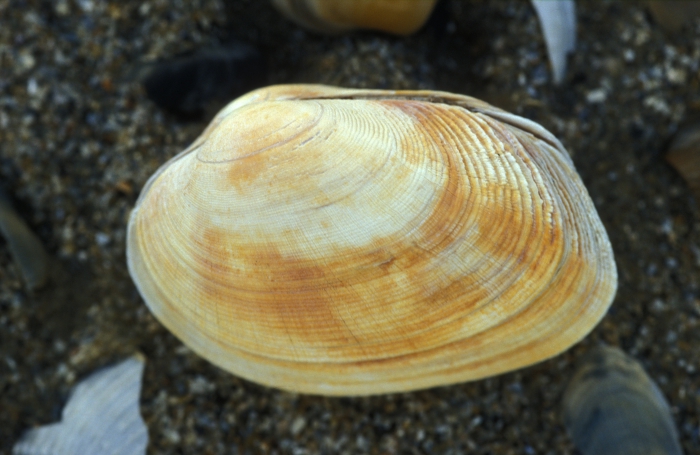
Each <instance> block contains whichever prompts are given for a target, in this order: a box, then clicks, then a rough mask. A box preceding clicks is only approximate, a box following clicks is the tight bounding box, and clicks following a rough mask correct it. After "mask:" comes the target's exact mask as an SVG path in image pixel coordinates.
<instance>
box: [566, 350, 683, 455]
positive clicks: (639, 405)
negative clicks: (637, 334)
mask: <svg viewBox="0 0 700 455" xmlns="http://www.w3.org/2000/svg"><path fill="white" fill-rule="evenodd" d="M564 420H565V423H566V427H567V428H568V430H569V433H570V434H571V437H572V439H573V441H574V444H575V445H576V447H577V448H578V449H579V450H580V451H581V452H582V453H583V454H584V455H661V454H664V455H682V454H683V451H682V449H681V447H680V443H679V441H678V433H677V431H676V428H675V424H674V423H673V419H672V418H671V411H670V409H669V407H668V403H667V402H666V399H665V398H664V396H663V394H662V393H661V391H660V390H659V388H658V387H657V386H656V384H654V382H652V380H651V379H650V378H649V376H647V374H646V373H645V372H644V369H643V368H642V366H641V365H640V364H639V363H638V362H637V361H635V360H634V359H632V358H631V357H628V356H627V355H626V354H625V353H624V352H622V351H621V350H619V349H617V348H612V347H608V346H600V347H597V348H595V349H593V350H591V352H589V353H588V354H587V355H586V357H585V358H584V360H583V361H582V362H581V365H580V366H579V368H578V369H577V371H576V373H575V374H574V377H573V378H572V379H571V382H570V383H569V385H568V387H567V389H566V392H565V394H564Z"/></svg>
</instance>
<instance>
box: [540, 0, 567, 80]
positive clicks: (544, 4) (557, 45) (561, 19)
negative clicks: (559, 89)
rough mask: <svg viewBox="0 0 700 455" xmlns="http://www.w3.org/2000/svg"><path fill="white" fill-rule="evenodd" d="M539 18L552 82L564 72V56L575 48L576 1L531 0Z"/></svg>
mask: <svg viewBox="0 0 700 455" xmlns="http://www.w3.org/2000/svg"><path fill="white" fill-rule="evenodd" d="M532 6H533V7H534V8H535V11H536V12H537V17H538V18H539V20H540V26H541V27H542V33H543V34H544V41H545V43H546V45H547V54H548V55H549V61H550V62H551V64H552V73H553V74H554V83H555V84H560V83H561V82H562V81H563V80H564V76H565V74H566V56H567V55H568V54H569V53H570V52H573V51H574V49H575V48H576V3H575V2H574V0H557V1H552V0H532Z"/></svg>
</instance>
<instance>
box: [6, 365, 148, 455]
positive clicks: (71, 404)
mask: <svg viewBox="0 0 700 455" xmlns="http://www.w3.org/2000/svg"><path fill="white" fill-rule="evenodd" d="M143 367H144V359H143V357H142V356H140V355H139V356H134V357H131V358H129V359H127V360H125V361H123V362H121V363H119V364H117V365H115V366H112V367H108V368H105V369H102V370H100V371H98V372H96V373H93V374H92V375H91V376H89V377H88V378H86V379H85V380H83V381H81V382H80V383H79V384H78V385H77V386H75V388H74V389H73V392H72V394H71V396H70V399H69V400H68V403H67V404H66V406H65V408H63V414H62V418H61V422H60V423H55V424H52V425H47V426H44V427H41V428H37V429H33V430H30V431H28V432H27V433H26V434H25V435H24V436H23V437H22V439H21V440H20V441H19V442H18V443H17V444H16V445H15V446H14V448H13V451H12V453H13V455H44V454H51V455H76V454H99V455H138V454H145V453H146V445H147V444H148V430H147V429H146V425H145V423H144V421H143V419H142V418H141V413H140V411H139V397H140V395H141V378H142V376H143Z"/></svg>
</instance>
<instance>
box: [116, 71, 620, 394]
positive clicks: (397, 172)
mask: <svg viewBox="0 0 700 455" xmlns="http://www.w3.org/2000/svg"><path fill="white" fill-rule="evenodd" d="M127 259H128V265H129V270H130V273H131V276H132V277H133V279H134V281H135V283H136V285H137V287H138V289H139V291H140V292H141V295H142V296H143V298H144V300H145V301H146V303H147V305H148V306H149V308H150V309H151V311H152V312H153V313H154V314H155V315H156V317H157V318H158V319H159V320H160V321H161V322H162V323H163V324H164V325H165V326H166V327H168V328H169V329H170V330H171V331H172V332H173V333H174V334H176V335H177V336H178V337H179V338H180V339H181V340H182V341H183V342H184V343H185V344H186V345H188V346H189V347H190V348H192V349H193V350H194V351H195V352H197V353H199V354H200V355H201V356H203V357H205V358H207V359H209V360H210V361H211V362H213V363H215V364H217V365H219V366H221V367H222V368H224V369H227V370H229V371H231V372H233V373H234V374H237V375H240V376H242V377H244V378H247V379H249V380H252V381H256V382H259V383H262V384H266V385H269V386H273V387H278V388H282V389H287V390H293V391H298V392H306V393H314V394H326V395H368V394H377V393H385V392H395V391H405V390H414V389H420V388H427V387H431V386H437V385H444V384H452V383H457V382H462V381H466V380H473V379H479V378H484V377H487V376H493V375H496V374H499V373H503V372H506V371H511V370H514V369H517V368H521V367H524V366H526V365H531V364H533V363H535V362H539V361H541V360H543V359H547V358H549V357H552V356H554V355H557V354H558V353H560V352H562V351H563V350H565V349H567V348H568V347H570V346H571V345H572V344H574V343H576V342H577V341H579V340H580V339H581V338H582V337H584V336H585V335H586V334H587V333H588V332H589V331H590V330H591V329H592V328H593V327H594V326H595V325H596V324H597V323H598V321H599V320H600V319H601V318H602V317H603V315H604V314H605V312H606V310H607V308H608V306H609V305H610V303H611V301H612V299H613V296H614V294H615V289H616V285H617V274H616V270H615V263H614V260H613V253H612V249H611V246H610V242H609V240H608V238H607V235H606V233H605V230H604V228H603V226H602V224H601V222H600V220H599V218H598V215H597V213H596V211H595V208H594V207H593V204H592V202H591V200H590V198H589V196H588V194H587V192H586V189H585V187H584V186H583V184H582V182H581V180H580V178H579V176H578V175H577V174H576V171H575V170H574V167H573V164H572V162H571V159H570V158H569V156H568V154H567V152H566V150H564V148H563V147H562V145H561V144H560V143H559V141H558V140H557V139H556V138H555V137H554V136H552V135H551V134H550V133H549V132H548V131H546V130H545V129H544V128H542V127H541V126H539V125H537V124H536V123H534V122H531V121H529V120H526V119H524V118H521V117H518V116H516V115H513V114H509V113H507V112H505V111H502V110H500V109H497V108H495V107H493V106H490V105H488V104H486V103H484V102H483V101H479V100H477V99H474V98H470V97H467V96H462V95H455V94H451V93H446V92H432V91H381V90H354V89H342V88H335V87H327V86H318V85H288V86H273V87H268V88H265V89H260V90H256V91H254V92H251V93H249V94H247V95H245V96H243V97H241V98H239V99H237V100H235V101H233V102H232V103H231V104H229V105H228V106H227V107H226V108H224V109H223V110H222V111H221V112H220V113H219V114H218V115H217V117H215V118H214V120H213V121H212V123H211V125H210V126H209V127H208V128H207V129H206V130H205V131H204V133H203V134H202V135H201V136H200V137H199V138H198V139H197V140H196V141H195V142H194V143H193V144H192V145H191V146H190V147H189V148H188V149H187V150H185V151H184V152H182V153H181V154H179V155H178V156H176V157H174V158H173V159H172V160H170V161H169V162H168V163H166V164H165V165H164V166H163V167H161V169H159V170H158V172H157V173H156V174H155V175H154V176H152V177H151V179H150V180H149V182H148V183H147V184H146V186H145V187H144V189H143V190H142V193H141V196H140V197H139V200H138V202H137V204H136V207H135V209H134V210H133V212H132V215H131V218H130V221H129V227H128V240H127Z"/></svg>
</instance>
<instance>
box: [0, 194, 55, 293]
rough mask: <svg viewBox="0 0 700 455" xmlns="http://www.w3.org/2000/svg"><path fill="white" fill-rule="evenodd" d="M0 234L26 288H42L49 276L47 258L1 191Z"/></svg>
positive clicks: (44, 251) (39, 244)
mask: <svg viewBox="0 0 700 455" xmlns="http://www.w3.org/2000/svg"><path fill="white" fill-rule="evenodd" d="M0 234H2V236H3V237H5V239H6V240H7V243H8V246H9V248H10V252H11V253H12V257H13V258H14V260H15V261H16V262H17V265H18V266H19V269H20V271H21V273H22V277H23V278H24V281H25V283H26V285H27V287H28V288H29V289H30V290H36V289H39V288H41V287H42V286H44V285H45V284H46V281H47V280H48V275H49V262H50V261H49V256H48V254H47V253H46V250H45V249H44V245H43V244H42V243H41V240H39V238H38V237H37V236H36V234H34V233H33V232H32V231H31V229H29V226H27V224H26V223H25V222H24V220H22V218H20V216H19V215H18V214H17V212H15V210H14V209H13V208H12V204H11V203H10V200H9V198H8V196H7V195H6V194H5V192H4V191H2V190H1V189H0Z"/></svg>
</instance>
